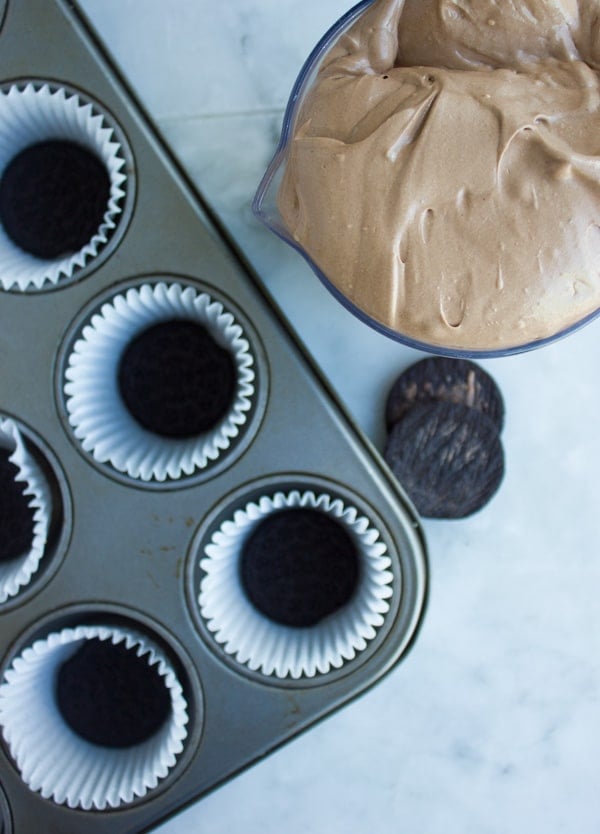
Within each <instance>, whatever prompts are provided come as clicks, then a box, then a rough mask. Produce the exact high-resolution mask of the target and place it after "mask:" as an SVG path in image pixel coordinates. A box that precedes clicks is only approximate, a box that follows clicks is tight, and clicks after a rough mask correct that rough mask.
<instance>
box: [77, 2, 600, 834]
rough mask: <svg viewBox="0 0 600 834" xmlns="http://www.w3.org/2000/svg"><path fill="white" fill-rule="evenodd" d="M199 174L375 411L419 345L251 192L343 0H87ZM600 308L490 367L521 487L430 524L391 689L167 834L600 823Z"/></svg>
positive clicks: (552, 831)
mask: <svg viewBox="0 0 600 834" xmlns="http://www.w3.org/2000/svg"><path fill="white" fill-rule="evenodd" d="M82 5H83V6H84V8H85V9H86V10H87V11H88V13H89V15H90V17H91V19H92V21H93V22H94V23H95V24H96V25H97V27H98V29H99V31H100V33H101V35H102V36H103V37H104V38H105V40H106V42H107V44H108V45H109V47H110V48H111V49H112V50H113V52H114V54H115V56H116V58H117V60H118V61H119V62H120V63H121V64H122V66H123V68H124V71H125V73H126V75H127V76H128V77H129V79H130V81H131V83H132V84H133V86H134V88H135V89H136V91H137V92H138V94H139V95H140V96H141V98H142V100H143V101H144V103H145V104H146V105H147V107H148V108H149V110H150V112H151V114H152V116H153V117H154V118H155V119H156V120H157V122H158V124H159V127H160V128H161V130H162V131H163V133H164V135H165V136H166V138H167V139H168V141H169V142H170V143H171V145H172V147H173V149H174V150H175V152H176V154H177V155H178V156H179V157H180V159H181V160H182V162H183V164H184V165H185V167H186V168H187V170H188V171H189V173H190V175H191V176H192V178H193V179H194V180H195V181H196V182H197V183H198V185H199V187H200V189H201V190H202V191H203V192H204V194H205V195H206V197H207V198H208V199H209V201H210V202H211V203H212V205H213V206H214V208H215V209H216V211H217V212H218V213H219V214H220V216H221V217H222V218H223V220H224V222H225V223H226V225H227V226H228V228H229V229H230V230H231V231H232V233H233V234H234V235H235V237H236V239H237V240H238V241H239V243H240V245H241V247H242V249H243V250H244V252H245V253H246V255H247V256H248V258H249V260H250V261H251V262H252V264H253V265H254V266H255V268H256V269H257V270H258V272H259V274H260V275H261V276H262V278H263V280H264V281H265V283H266V285H267V286H268V288H269V289H270V291H271V292H272V294H273V295H274V297H275V298H276V300H277V301H278V303H279V304H280V305H281V307H282V309H283V310H284V312H285V313H286V315H287V316H288V317H289V319H290V321H291V322H292V324H293V326H294V327H295V328H296V330H297V331H298V333H299V334H300V336H301V338H302V339H303V340H304V341H305V343H306V344H307V346H308V348H309V350H310V351H311V353H312V354H313V356H314V357H315V359H316V361H317V362H318V364H319V365H320V366H321V367H322V369H323V371H324V373H325V375H326V376H327V377H328V379H329V380H330V381H331V383H332V385H333V386H334V387H335V389H336V390H337V392H338V394H339V396H340V398H341V399H342V401H343V402H344V403H345V404H346V406H347V407H348V409H349V410H350V412H351V413H352V414H353V415H354V417H355V419H356V420H357V422H358V423H359V425H360V426H361V427H362V428H363V429H364V431H365V432H366V433H367V435H368V436H369V437H370V438H371V439H372V440H373V442H374V443H375V444H376V445H377V446H378V447H379V448H380V449H381V448H382V445H383V442H384V426H383V412H382V409H383V403H384V400H385V396H386V393H387V390H388V387H389V385H390V384H391V382H392V380H393V379H394V377H395V375H396V374H397V373H398V372H399V371H400V370H401V369H402V368H404V367H406V366H407V365H408V364H410V363H411V362H412V361H414V360H415V359H416V358H419V355H418V354H417V353H416V352H415V351H411V350H409V349H407V348H404V347H402V346H401V345H397V344H394V343H392V342H390V341H388V340H386V339H385V338H383V337H382V336H379V335H378V334H376V333H374V332H372V331H370V330H368V329H367V328H366V327H365V326H364V325H362V324H360V323H359V322H358V321H357V320H356V319H354V318H353V317H352V316H351V315H350V314H349V313H347V312H346V311H345V310H343V309H342V308H341V307H340V306H339V305H338V304H337V303H336V302H335V301H334V300H333V298H332V297H331V296H330V295H329V293H328V292H327V291H326V290H325V289H324V288H323V287H322V286H321V285H320V284H319V282H318V281H317V279H316V278H315V277H314V275H313V274H312V272H311V271H310V270H309V269H308V267H307V266H306V265H305V264H304V262H303V261H302V260H301V258H300V257H299V256H298V255H296V254H295V253H294V252H292V250H291V249H289V248H288V247H286V246H285V245H284V244H283V243H281V242H280V241H279V240H277V239H276V238H275V237H274V236H273V235H271V234H270V233H269V232H267V231H266V230H265V229H263V228H262V227H261V226H260V224H258V222H257V221H256V220H255V219H254V218H253V216H252V214H251V211H250V202H251V199H252V196H253V193H254V190H255V188H256V186H257V184H258V181H259V179H260V177H261V175H262V173H263V171H264V168H265V167H266V164H267V162H268V160H269V158H270V156H271V154H272V152H273V150H274V148H275V145H276V142H277V137H278V132H279V127H280V124H281V118H282V115H283V107H284V105H285V101H286V99H287V95H288V92H289V88H290V87H291V84H292V82H293V80H294V78H295V76H296V73H297V72H298V70H299V68H300V65H301V64H302V62H303V60H304V58H305V57H306V56H307V54H308V52H309V50H310V49H311V48H312V46H313V45H314V43H315V41H316V40H317V38H318V37H319V36H320V35H321V34H322V33H323V32H324V31H325V29H326V28H327V27H328V26H329V25H330V24H331V23H333V22H334V20H335V19H336V18H337V17H338V16H339V15H340V14H341V13H342V12H344V11H345V10H346V9H347V8H348V6H349V4H347V3H344V2H343V0H318V2H317V0H303V2H299V0H226V1H225V2H222V3H208V2H205V0H173V2H171V3H170V4H168V7H167V4H165V3H164V2H158V0H118V2H117V0H83V2H82ZM599 341H600V322H596V323H595V324H592V325H590V326H588V327H587V328H584V329H583V330H581V331H580V332H578V333H577V334H575V335H573V336H571V337H569V338H568V339H566V340H563V341H561V342H558V343H556V344H554V345H552V346H550V347H547V348H544V349H542V350H538V351H534V352H532V353H527V354H523V355H521V356H516V357H511V358H507V359H503V360H495V361H487V362H483V363H482V364H484V365H485V367H486V368H487V369H488V370H490V371H491V372H492V374H493V375H494V376H495V378H496V379H497V381H498V383H499V384H500V387H501V388H502V391H503V393H504V396H505V400H506V409H507V417H506V426H505V430H504V434H503V443H504V448H505V453H506V460H507V471H506V477H505V480H504V483H503V485H502V487H501V489H500V491H499V493H498V494H497V496H496V497H495V498H494V500H493V501H492V502H491V503H490V504H489V505H488V506H487V507H486V508H485V509H484V510H483V511H482V512H480V513H479V514H477V515H476V516H473V517H472V518H470V519H466V520H464V521H462V522H448V521H446V522H445V521H428V522H425V531H426V534H427V538H428V541H429V546H430V551H431V599H430V604H429V610H428V613H427V616H426V618H425V622H424V625H423V629H422V631H421V634H420V636H419V639H418V642H417V644H416V646H415V648H414V649H413V651H412V653H411V654H410V656H409V657H408V658H407V659H406V661H405V662H404V663H403V664H401V665H400V666H399V667H398V669H397V670H395V671H394V672H393V673H392V674H390V675H389V676H388V677H387V678H386V679H385V680H384V681H383V682H382V683H381V684H380V685H379V686H377V687H376V688H375V689H374V690H372V691H371V692H370V693H368V694H367V695H366V696H364V697H362V698H361V699H359V700H358V701H357V702H355V703H353V704H351V705H349V706H348V707H346V708H345V709H343V710H342V711H341V712H339V713H337V714H336V715H335V716H333V717H331V718H330V719H328V720H327V721H325V722H323V723H321V724H320V725H319V726H318V727H315V728H314V729H312V730H311V731H310V732H308V733H307V734H305V735H304V736H302V737H301V738H299V739H297V740H295V741H294V742H293V743H291V744H289V745H287V746H286V747H285V748H284V749H282V750H281V751H278V752H277V753H275V754H273V755H272V756H270V757H269V758H267V759H266V760H265V761H263V762H261V763H260V764H259V765H257V766H255V767H253V768H252V769H251V770H249V771H247V772H245V773H243V774H241V775H240V776H238V777H237V778H236V779H234V780H233V781H231V782H230V783H228V784H227V785H225V786H223V787H222V788H221V789H219V790H218V791H216V792H215V793H213V794H211V795H210V796H208V797H206V798H205V799H204V800H202V801H201V802H200V803H197V804H196V805H194V806H192V807H191V808H189V809H188V810H186V811H185V812H184V813H183V814H181V815H180V816H179V817H177V818H175V819H173V820H172V821H170V822H168V823H165V824H164V825H162V826H160V827H159V829H157V830H158V831H160V832H161V834H183V832H191V831H210V832H211V834H225V832H228V834H231V832H244V833H245V834H247V832H257V833H258V832H261V833H262V832H264V834H280V832H281V831H286V832H288V833H289V834H313V832H314V834H329V832H336V833H337V832H340V834H341V832H344V834H365V832H368V831H377V832H378V833H379V834H563V832H565V833H566V832H569V834H571V832H577V834H598V831H600V795H599V793H598V788H597V776H596V768H597V764H596V762H597V759H598V753H599V748H600V606H599V605H598V602H597V600H598V596H599V593H600V510H599V507H600V487H599V484H598V470H599V469H600V432H598V429H597V423H598V414H600V385H598V382H597V378H598V371H597V358H596V357H597V355H598V343H599Z"/></svg>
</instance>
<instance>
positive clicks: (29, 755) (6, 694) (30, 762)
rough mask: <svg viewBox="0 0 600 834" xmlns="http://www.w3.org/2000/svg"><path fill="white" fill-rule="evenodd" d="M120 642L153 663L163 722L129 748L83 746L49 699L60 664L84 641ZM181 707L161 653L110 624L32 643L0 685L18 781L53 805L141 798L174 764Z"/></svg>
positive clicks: (181, 733) (113, 804)
mask: <svg viewBox="0 0 600 834" xmlns="http://www.w3.org/2000/svg"><path fill="white" fill-rule="evenodd" d="M94 638H96V639H100V640H110V641H111V642H112V643H114V644H115V645H117V644H120V643H124V644H125V646H126V647H127V648H128V649H131V650H132V651H135V653H136V654H137V656H138V657H145V658H147V662H148V665H154V664H156V666H157V669H158V672H159V674H160V675H161V677H162V678H163V681H164V684H165V686H166V687H167V689H168V691H169V695H170V699H171V717H170V719H169V721H168V722H167V723H166V724H165V725H164V726H163V727H162V728H161V729H160V730H159V731H158V732H156V733H155V734H154V735H153V736H151V737H150V738H149V739H147V740H146V741H144V742H142V743H140V744H136V745H134V746H132V747H129V748H120V749H116V748H109V747H102V746H99V745H95V744H91V743H90V742H88V741H86V740H84V739H83V738H81V737H80V736H78V735H77V734H76V733H75V732H74V731H73V730H71V728H70V727H69V726H68V725H67V724H66V723H65V721H64V719H63V718H62V716H61V714H60V712H59V709H58V706H57V704H56V700H55V697H54V685H55V678H56V675H57V671H58V669H59V667H60V666H61V664H62V663H64V662H65V661H66V660H68V658H69V657H70V656H71V655H72V654H74V652H75V651H77V649H78V648H80V646H81V645H82V644H83V643H84V642H85V641H86V640H91V639H94ZM188 720H189V718H188V706H187V703H186V699H185V697H184V693H183V689H182V686H181V683H180V682H179V680H178V679H177V676H176V673H175V671H174V669H173V667H172V666H171V664H170V663H169V661H168V659H167V658H166V656H165V655H164V653H163V652H162V651H161V650H160V649H159V648H158V646H156V645H155V644H154V643H153V642H152V641H151V640H149V639H148V638H147V637H146V636H144V635H142V634H139V633H137V632H135V631H133V630H126V629H122V628H117V627H113V626H102V625H93V626H92V625H80V626H76V627H73V628H64V629H62V630H61V631H57V632H52V633H50V634H49V635H48V636H47V637H46V638H45V639H40V640H36V641H35V642H34V643H33V644H31V645H30V646H28V647H27V648H25V649H24V650H23V651H22V652H21V653H20V654H19V655H18V657H16V658H15V659H14V660H13V662H12V664H11V666H10V667H9V668H8V669H7V670H6V672H5V675H4V682H3V683H2V685H0V727H1V728H2V733H3V736H4V739H5V741H6V743H7V745H8V748H9V750H10V752H11V754H12V756H13V758H14V760H15V763H16V766H17V768H18V770H19V772H20V774H21V777H22V779H23V780H24V781H25V783H26V784H27V785H28V787H29V788H30V789H31V790H33V791H38V792H39V793H41V795H42V796H43V797H44V798H45V799H51V800H53V801H54V802H56V803H58V804H64V805H67V806H68V807H70V808H81V809H83V810H91V809H94V810H100V811H102V810H107V809H110V808H117V807H119V806H120V805H123V804H126V803H130V802H132V801H134V800H135V799H137V798H139V797H143V796H145V795H146V794H147V793H148V792H149V791H151V790H152V789H153V788H156V786H157V785H158V783H159V780H161V779H163V778H164V777H166V776H167V775H168V773H169V771H170V770H171V769H172V768H173V767H174V765H175V764H176V762H177V758H178V756H179V754H180V753H181V752H182V750H183V746H184V742H185V739H186V737H187V733H188V730H187V724H188Z"/></svg>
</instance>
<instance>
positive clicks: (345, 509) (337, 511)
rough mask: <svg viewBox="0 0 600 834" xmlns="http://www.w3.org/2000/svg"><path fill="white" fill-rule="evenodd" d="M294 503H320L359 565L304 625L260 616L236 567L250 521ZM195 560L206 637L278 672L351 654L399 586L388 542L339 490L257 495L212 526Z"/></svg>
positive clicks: (327, 665) (317, 670)
mask: <svg viewBox="0 0 600 834" xmlns="http://www.w3.org/2000/svg"><path fill="white" fill-rule="evenodd" d="M294 507H296V508H299V507H302V508H312V509H315V510H319V511H320V512H323V513H325V514H326V515H328V516H330V517H331V518H332V519H335V520H336V521H337V522H338V523H339V524H341V525H342V526H343V527H344V528H345V529H346V531H347V532H348V533H349V535H350V537H351V538H352V540H353V541H354V543H355V545H356V548H357V552H358V558H359V565H360V568H359V580H358V586H357V589H356V591H355V593H354V595H353V597H352V598H351V599H350V601H349V602H348V603H347V604H346V605H345V606H343V607H342V608H340V609H339V610H338V611H336V612H334V613H333V614H331V615H330V616H329V617H326V618H325V619H324V620H322V621H321V622H319V623H317V624H316V625H314V626H310V627H291V626H287V625H281V624H279V623H276V622H274V621H272V620H270V619H268V618H267V617H265V616H264V615H263V614H261V613H260V612H259V611H258V610H257V609H256V608H255V607H254V606H253V605H252V603H251V602H250V601H249V599H248V598H247V596H246V594H245V592H244V590H243V587H242V584H241V580H240V575H239V561H240V555H241V550H242V547H243V544H244V542H245V541H246V539H247V538H248V536H249V535H250V534H251V533H252V531H253V530H254V528H255V527H256V525H257V524H258V523H260V521H261V520H263V519H264V518H266V517H267V516H269V515H270V514H271V513H273V512H277V511H278V510H283V509H286V508H294ZM200 568H201V570H202V572H203V578H202V579H201V582H200V594H199V596H198V605H199V611H200V615H201V617H202V618H203V620H204V621H205V623H206V626H207V628H208V631H209V633H210V634H211V636H212V638H213V639H214V640H215V641H216V643H217V644H218V645H219V646H220V647H221V648H222V650H223V651H224V652H225V653H226V654H227V655H230V656H231V657H232V658H233V659H235V660H236V661H237V662H238V663H239V664H241V665H242V666H245V667H247V668H248V669H249V670H251V671H253V672H259V673H261V674H263V675H266V676H270V677H275V678H279V679H285V678H291V679H293V680H297V679H300V678H309V679H312V678H316V677H317V676H321V675H326V674H327V673H328V672H330V671H332V670H334V669H340V668H341V667H342V666H343V665H344V664H345V663H346V662H348V661H351V660H353V659H354V658H355V657H356V656H357V655H358V654H359V653H360V652H362V651H363V650H364V649H366V648H367V645H368V644H369V642H370V641H371V640H373V639H374V638H375V637H376V635H377V631H378V629H379V628H380V627H381V626H382V625H383V624H384V621H385V617H386V614H387V613H388V612H389V610H390V598H391V597H392V595H393V594H394V593H398V592H399V588H398V587H397V584H398V583H397V580H395V578H394V575H393V573H392V571H391V570H390V568H391V559H390V557H389V556H388V555H387V547H386V545H385V544H384V543H383V541H381V539H380V534H379V531H378V530H377V529H376V528H375V527H374V526H373V525H372V523H371V521H370V520H369V519H368V518H367V517H366V516H364V515H362V514H361V512H360V511H359V510H357V509H356V508H355V507H353V506H351V505H346V504H344V502H343V501H342V499H341V498H338V497H334V496H332V495H329V494H327V493H316V492H314V491H312V490H306V491H300V490H297V489H294V490H291V491H289V492H276V493H274V494H273V495H264V496H262V497H261V498H259V499H258V500H256V501H251V502H249V503H247V504H246V505H245V506H243V507H242V508H240V509H238V510H236V511H235V512H234V513H233V515H232V516H231V517H230V518H229V519H227V520H226V521H224V522H222V524H221V525H220V527H219V528H218V529H217V530H216V531H215V532H214V533H213V535H212V537H211V540H210V542H209V543H208V544H207V545H206V547H205V551H204V555H203V557H202V558H201V560H200ZM394 583H395V584H394Z"/></svg>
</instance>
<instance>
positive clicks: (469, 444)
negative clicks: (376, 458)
mask: <svg viewBox="0 0 600 834" xmlns="http://www.w3.org/2000/svg"><path fill="white" fill-rule="evenodd" d="M384 456H385V459H386V461H387V463H388V464H389V466H390V468H391V469H392V471H393V473H394V474H395V475H396V477H397V478H398V480H399V482H400V483H401V485H402V486H403V487H404V488H405V489H406V491H407V493H408V495H409V496H410V498H411V499H412V501H413V503H414V504H415V506H416V508H417V510H418V511H419V513H420V514H421V515H423V516H428V517H430V518H464V517H465V516H468V515H471V514H472V513H474V512H476V511H477V510H479V509H481V507H483V506H484V505H485V504H486V503H487V502H488V501H489V500H490V498H491V497H492V496H493V495H494V493H495V492H496V490H497V489H498V487H499V486H500V483H501V481H502V478H503V475H504V453H503V450H502V444H501V442H500V438H499V434H498V429H497V427H496V425H495V424H494V423H493V422H492V420H491V419H490V418H489V417H487V416H486V415H485V414H484V413H483V412H481V411H478V410H477V409H476V408H472V407H470V406H467V405H460V404H457V403H452V402H430V403H418V404H416V405H414V406H413V407H412V408H411V409H410V410H409V411H408V412H407V413H406V414H405V415H404V416H403V417H402V419H401V420H399V421H398V422H397V423H395V424H394V426H393V427H392V429H391V432H390V434H389V437H388V441H387V445H386V447H385V452H384Z"/></svg>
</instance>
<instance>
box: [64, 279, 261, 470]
mask: <svg viewBox="0 0 600 834" xmlns="http://www.w3.org/2000/svg"><path fill="white" fill-rule="evenodd" d="M170 319H185V320H190V321H193V322H197V323H198V324H201V325H203V326H204V327H206V329H207V330H208V331H209V332H210V334H211V335H212V337H213V338H214V339H215V341H216V342H217V344H219V345H220V346H221V347H223V348H225V349H226V350H228V351H229V352H230V354H231V356H232V359H233V361H234V364H235V367H236V372H237V381H236V388H235V394H234V398H233V402H232V404H231V406H230V408H229V410H228V412H227V414H226V415H225V416H224V417H223V418H222V419H221V420H220V421H219V422H218V423H217V424H216V425H215V427H214V428H213V429H211V430H209V431H207V432H205V433H203V434H201V435H199V436H196V437H191V438H183V439H173V438H167V437H162V436H160V435H157V434H154V433H152V432H150V431H147V430H146V429H145V428H143V427H142V426H141V425H140V424H139V423H138V422H137V421H136V420H135V419H134V418H133V417H132V416H131V414H130V413H129V411H128V410H127V408H126V406H125V404H124V402H123V400H122V398H121V396H120V393H119V390H118V367H119V361H120V358H121V355H122V353H123V350H124V349H125V347H126V346H127V345H128V344H129V343H130V342H131V340H132V339H133V338H135V336H136V335H138V334H139V333H140V332H141V331H143V330H145V329H147V328H148V327H150V326H152V325H154V324H157V323H159V322H162V321H167V320H170ZM253 366H254V357H253V355H252V353H251V351H250V344H249V342H248V339H247V338H246V337H245V335H244V331H243V329H242V326H241V325H240V324H239V323H238V322H237V321H236V319H235V317H234V315H233V314H232V313H231V312H229V311H228V310H227V309H225V307H224V305H223V304H222V303H221V302H220V301H217V300H215V299H213V298H212V297H211V296H210V295H209V294H208V293H206V292H203V291H200V290H198V289H196V288H194V287H191V286H184V285H182V284H178V283H168V284H167V283H165V282H162V281H161V282H159V283H156V284H141V285H140V286H137V287H131V288H130V289H128V290H126V291H124V292H122V293H120V294H118V295H116V296H114V297H113V298H112V299H111V300H110V301H109V302H107V303H105V304H103V305H102V307H101V309H100V311H99V312H98V313H96V314H95V315H93V316H92V318H91V321H90V323H89V324H87V325H86V326H84V327H83V329H82V331H81V334H80V336H79V338H78V339H77V340H76V341H75V344H74V345H73V348H72V350H71V353H70V355H69V357H68V359H67V368H66V370H65V374H64V376H65V382H64V395H65V398H66V409H67V412H68V420H69V423H70V425H71V428H72V430H73V432H74V434H75V437H76V438H77V439H78V440H79V441H80V443H81V446H82V448H83V449H84V451H86V452H88V453H90V454H91V455H92V457H93V458H94V459H95V460H96V461H98V462H99V463H109V464H110V465H111V466H112V467H113V468H114V469H115V470H117V471H118V472H121V473H124V474H126V475H128V476H129V477H130V478H134V479H138V480H140V481H146V482H147V481H159V482H164V481H167V480H169V479H170V480H177V479H179V478H182V477H184V476H190V475H193V474H194V473H195V472H197V471H198V470H202V469H205V468H206V467H208V466H209V465H210V464H211V463H212V462H214V461H216V460H217V459H218V458H219V457H220V456H221V455H222V454H223V453H224V452H226V451H227V450H228V449H229V447H230V446H231V444H232V442H233V441H234V440H235V439H236V438H237V437H238V435H239V433H240V430H241V428H242V427H243V425H244V424H245V423H246V421H247V419H248V414H249V412H250V410H251V408H252V403H253V398H254V393H255V387H254V383H255V372H254V367H253Z"/></svg>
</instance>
